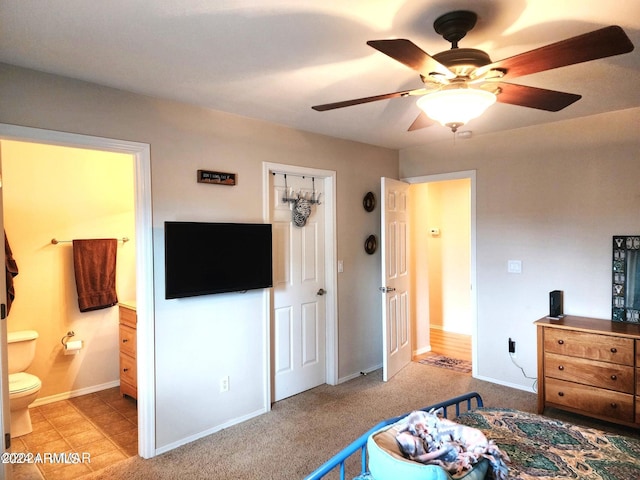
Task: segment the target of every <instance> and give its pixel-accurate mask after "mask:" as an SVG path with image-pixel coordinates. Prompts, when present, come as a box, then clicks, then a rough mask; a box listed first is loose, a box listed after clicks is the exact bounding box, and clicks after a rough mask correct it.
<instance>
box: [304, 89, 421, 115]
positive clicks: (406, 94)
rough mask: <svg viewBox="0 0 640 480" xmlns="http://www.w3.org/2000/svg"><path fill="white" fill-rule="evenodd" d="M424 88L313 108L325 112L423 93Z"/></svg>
mask: <svg viewBox="0 0 640 480" xmlns="http://www.w3.org/2000/svg"><path fill="white" fill-rule="evenodd" d="M423 90H424V89H423V88H419V89H417V90H403V91H401V92H394V93H385V94H383V95H375V96H373V97H363V98H356V99H354V100H345V101H343V102H335V103H326V104H324V105H315V106H313V107H311V108H313V109H314V110H316V111H318V112H325V111H327V110H333V109H334V108H342V107H350V106H352V105H360V104H361V103H369V102H376V101H378V100H387V99H389V98H397V97H407V96H409V95H413V94H414V92H415V93H416V94H421V92H422V91H423Z"/></svg>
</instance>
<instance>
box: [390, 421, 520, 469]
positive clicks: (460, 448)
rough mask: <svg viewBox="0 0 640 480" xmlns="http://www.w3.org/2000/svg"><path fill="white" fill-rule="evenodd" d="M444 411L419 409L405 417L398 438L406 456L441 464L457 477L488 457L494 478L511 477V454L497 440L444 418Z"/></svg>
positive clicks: (419, 460) (427, 462) (401, 449)
mask: <svg viewBox="0 0 640 480" xmlns="http://www.w3.org/2000/svg"><path fill="white" fill-rule="evenodd" d="M440 413H441V412H440V411H435V412H434V411H432V412H424V411H422V410H418V411H415V412H412V413H411V414H409V415H408V416H407V417H406V418H405V419H404V421H403V424H402V426H401V427H400V429H399V432H398V434H397V435H396V441H397V442H398V446H399V447H400V451H401V452H402V454H403V455H404V456H405V457H406V458H408V459H410V460H414V461H417V462H421V463H424V464H429V465H439V466H441V467H442V468H444V469H445V470H446V471H447V472H449V473H450V474H451V475H452V476H454V477H455V476H459V475H461V474H463V473H464V472H466V471H468V470H470V469H471V468H472V467H473V466H474V465H475V464H476V463H478V462H479V461H480V460H482V459H483V458H487V459H488V460H489V463H490V465H491V477H490V478H494V479H497V480H506V479H507V478H509V477H508V467H507V465H506V462H508V461H509V457H508V456H507V455H506V454H505V453H504V452H502V451H501V450H500V449H499V448H498V447H497V446H496V445H495V443H493V441H489V440H487V437H486V436H485V435H484V434H483V433H482V432H481V431H480V430H478V429H476V428H471V427H469V426H465V425H461V424H459V423H456V422H452V421H451V420H447V419H446V418H442V417H441V416H440V415H439V414H440Z"/></svg>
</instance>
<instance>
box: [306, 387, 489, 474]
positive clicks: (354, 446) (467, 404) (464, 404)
mask: <svg viewBox="0 0 640 480" xmlns="http://www.w3.org/2000/svg"><path fill="white" fill-rule="evenodd" d="M474 400H475V402H474ZM474 403H475V405H474ZM481 407H483V403H482V397H480V394H478V393H476V392H470V393H466V394H464V395H460V396H459V397H455V398H451V399H449V400H445V401H444V402H440V403H436V404H434V405H429V406H428V407H424V408H421V409H420V410H424V411H426V412H428V411H429V410H432V409H438V408H442V409H443V410H444V416H445V418H447V417H448V416H449V413H448V411H449V409H455V416H456V417H457V416H458V415H460V413H464V412H466V411H468V410H472V409H474V408H481ZM404 416H406V414H405V415H400V416H398V417H394V418H389V419H388V420H384V421H382V422H380V423H379V424H377V425H376V426H375V427H373V428H371V429H370V430H368V431H367V432H365V433H364V434H363V435H362V436H360V437H358V438H357V439H356V440H355V441H353V442H352V443H351V444H349V445H348V446H347V447H345V448H343V449H342V450H340V451H339V452H338V453H337V454H336V455H334V456H333V457H331V458H330V459H329V460H327V461H326V462H325V463H324V464H322V465H321V466H320V467H319V468H317V469H316V470H314V471H313V472H311V473H310V474H309V475H307V476H306V477H305V479H304V480H318V479H320V478H323V477H324V476H325V475H327V474H328V473H330V472H333V471H334V470H335V469H337V468H339V469H340V480H345V462H346V461H347V459H348V458H350V457H351V456H352V455H356V454H357V453H358V452H360V456H361V465H362V468H361V472H360V475H361V476H362V478H367V477H366V476H367V475H368V474H369V470H368V467H367V439H368V438H369V435H371V434H372V433H374V432H377V431H378V430H380V429H381V428H383V427H386V426H387V425H391V424H392V423H395V422H397V421H398V420H400V419H401V418H403V417H404Z"/></svg>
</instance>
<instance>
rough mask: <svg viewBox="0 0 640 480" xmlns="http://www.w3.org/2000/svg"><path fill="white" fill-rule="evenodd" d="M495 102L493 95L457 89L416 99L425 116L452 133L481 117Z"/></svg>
mask: <svg viewBox="0 0 640 480" xmlns="http://www.w3.org/2000/svg"><path fill="white" fill-rule="evenodd" d="M495 102H496V96H495V94H494V93H491V92H487V91H486V90H480V89H478V88H466V87H462V88H460V87H458V88H452V89H444V90H440V91H438V92H435V93H430V94H428V95H424V96H422V97H420V98H419V99H418V101H417V102H416V104H417V105H418V108H420V109H421V110H423V111H424V113H426V114H427V116H428V117H429V118H431V119H433V120H435V121H436V122H439V123H440V124H441V125H443V126H445V127H449V128H450V129H451V131H452V132H454V133H455V132H456V130H458V128H459V127H461V126H462V125H464V124H466V123H467V122H468V121H469V120H471V119H474V118H477V117H479V116H480V115H482V114H483V113H484V112H485V110H486V109H487V108H489V107H490V106H491V105H493V104H494V103H495Z"/></svg>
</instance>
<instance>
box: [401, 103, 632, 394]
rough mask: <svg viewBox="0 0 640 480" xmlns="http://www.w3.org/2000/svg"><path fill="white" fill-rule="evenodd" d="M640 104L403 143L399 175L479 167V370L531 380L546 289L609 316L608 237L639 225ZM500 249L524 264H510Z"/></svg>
mask: <svg viewBox="0 0 640 480" xmlns="http://www.w3.org/2000/svg"><path fill="white" fill-rule="evenodd" d="M638 125H640V109H630V110H623V111H618V112H613V113H607V114H601V115H595V116H592V117H586V118H581V119H577V120H573V121H562V122H556V123H551V124H548V125H541V126H537V127H530V128H523V129H518V130H512V131H508V132H503V133H497V134H492V135H485V136H478V137H475V138H472V139H471V140H468V141H458V142H457V143H456V144H453V142H442V143H438V144H432V145H429V146H428V147H416V148H411V149H406V150H403V151H401V152H400V174H401V177H402V178H408V177H413V176H420V175H431V174H440V173H445V172H454V171H463V170H474V169H475V170H476V171H477V176H476V181H477V191H476V202H477V203H476V208H477V210H476V215H477V217H476V221H477V281H478V283H477V287H478V288H477V295H478V326H477V328H478V362H477V363H478V365H477V368H478V374H479V376H480V377H482V378H486V379H490V380H493V381H497V382H499V383H504V384H508V385H513V386H517V387H521V388H525V389H529V388H531V387H532V385H533V380H531V379H525V378H524V376H523V375H522V373H521V371H520V370H519V369H518V368H517V367H516V366H514V365H513V364H512V363H511V361H510V358H509V355H508V351H507V340H508V338H509V337H511V338H513V339H515V340H516V342H517V346H516V355H517V361H518V363H519V364H521V365H522V367H524V369H525V371H526V373H527V374H528V376H532V377H534V376H536V358H537V352H536V332H535V327H534V325H533V322H534V321H535V320H537V319H538V318H540V317H542V316H544V315H546V314H548V293H549V292H550V291H551V290H555V289H558V290H563V291H564V300H565V313H568V314H573V315H584V316H592V317H596V318H602V319H609V318H610V308H611V237H612V236H613V235H615V234H621V233H634V232H639V231H640V215H638V202H639V200H640V197H639V196H638V180H639V179H640V161H638V159H639V155H640V136H639V135H638ZM508 260H521V261H522V269H523V271H522V274H512V273H507V261H508Z"/></svg>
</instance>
